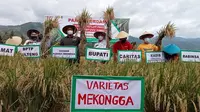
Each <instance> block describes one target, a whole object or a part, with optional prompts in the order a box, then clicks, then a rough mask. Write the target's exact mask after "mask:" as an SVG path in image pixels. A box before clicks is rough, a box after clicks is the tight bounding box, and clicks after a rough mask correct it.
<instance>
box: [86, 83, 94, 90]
mask: <svg viewBox="0 0 200 112" xmlns="http://www.w3.org/2000/svg"><path fill="white" fill-rule="evenodd" d="M86 82H87V88H88V89H91V88H92V84H93V81H91V83H89V81H86Z"/></svg>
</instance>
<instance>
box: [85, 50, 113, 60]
mask: <svg viewBox="0 0 200 112" xmlns="http://www.w3.org/2000/svg"><path fill="white" fill-rule="evenodd" d="M110 58H111V50H110V49H101V48H87V51H86V59H87V60H99V61H109V60H110Z"/></svg>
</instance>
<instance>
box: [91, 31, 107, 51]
mask: <svg viewBox="0 0 200 112" xmlns="http://www.w3.org/2000/svg"><path fill="white" fill-rule="evenodd" d="M94 37H96V38H97V39H98V42H97V43H96V44H94V48H106V39H105V37H106V33H105V32H100V31H99V32H95V33H94Z"/></svg>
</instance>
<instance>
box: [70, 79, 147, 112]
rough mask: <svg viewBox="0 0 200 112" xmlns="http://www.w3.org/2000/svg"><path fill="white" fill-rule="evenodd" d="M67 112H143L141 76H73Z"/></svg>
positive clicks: (142, 82)
mask: <svg viewBox="0 0 200 112" xmlns="http://www.w3.org/2000/svg"><path fill="white" fill-rule="evenodd" d="M71 98H72V99H71V112H96V111H98V112H114V111H117V112H118V111H120V112H136V111H137V112H143V109H144V102H143V101H144V78H143V77H108V76H73V79H72V97H71Z"/></svg>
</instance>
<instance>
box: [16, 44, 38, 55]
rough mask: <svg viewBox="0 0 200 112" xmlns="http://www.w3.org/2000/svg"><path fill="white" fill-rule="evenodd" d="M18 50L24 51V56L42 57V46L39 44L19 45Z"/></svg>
mask: <svg viewBox="0 0 200 112" xmlns="http://www.w3.org/2000/svg"><path fill="white" fill-rule="evenodd" d="M17 51H18V52H20V53H22V54H23V55H24V57H32V58H39V57H40V46H39V45H26V46H18V47H17Z"/></svg>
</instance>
